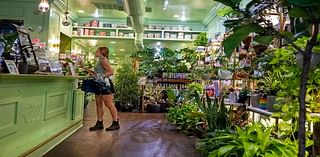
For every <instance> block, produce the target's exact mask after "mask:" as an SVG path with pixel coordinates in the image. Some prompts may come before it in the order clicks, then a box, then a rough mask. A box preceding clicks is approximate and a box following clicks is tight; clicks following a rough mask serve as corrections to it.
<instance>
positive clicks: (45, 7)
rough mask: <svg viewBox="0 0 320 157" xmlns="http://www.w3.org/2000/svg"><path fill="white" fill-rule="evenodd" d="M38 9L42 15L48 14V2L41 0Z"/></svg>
mask: <svg viewBox="0 0 320 157" xmlns="http://www.w3.org/2000/svg"><path fill="white" fill-rule="evenodd" d="M38 9H39V10H40V11H41V12H43V13H45V12H48V11H49V3H48V1H47V0H41V1H40V4H39V6H38Z"/></svg>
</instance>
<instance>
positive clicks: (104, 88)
mask: <svg viewBox="0 0 320 157" xmlns="http://www.w3.org/2000/svg"><path fill="white" fill-rule="evenodd" d="M109 82H110V85H106V83H103V82H102V83H101V82H97V83H96V86H97V90H96V92H95V94H96V95H111V94H114V93H115V89H114V86H113V83H112V81H111V80H110V79H109Z"/></svg>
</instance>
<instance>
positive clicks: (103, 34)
mask: <svg viewBox="0 0 320 157" xmlns="http://www.w3.org/2000/svg"><path fill="white" fill-rule="evenodd" d="M99 35H100V36H107V32H99Z"/></svg>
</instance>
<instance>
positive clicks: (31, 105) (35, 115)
mask: <svg viewBox="0 0 320 157" xmlns="http://www.w3.org/2000/svg"><path fill="white" fill-rule="evenodd" d="M39 100H41V99H39V98H38V99H33V100H31V101H27V102H26V103H25V105H24V111H23V117H24V120H25V123H26V124H31V123H34V122H39V121H41V120H42V115H43V102H42V101H39Z"/></svg>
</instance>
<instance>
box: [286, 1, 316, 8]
mask: <svg viewBox="0 0 320 157" xmlns="http://www.w3.org/2000/svg"><path fill="white" fill-rule="evenodd" d="M288 2H289V3H291V4H293V5H298V6H302V7H311V6H318V5H320V1H319V0H288Z"/></svg>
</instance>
